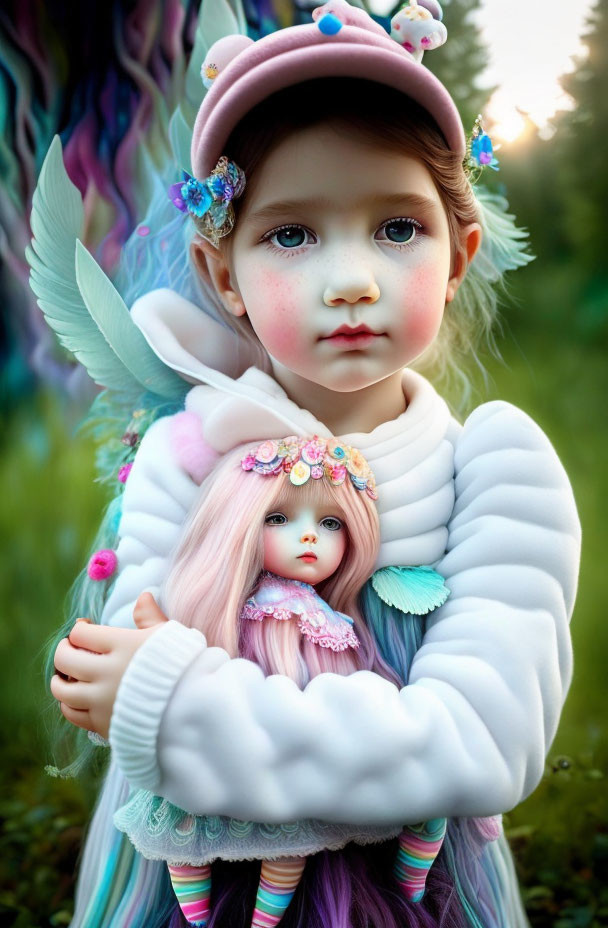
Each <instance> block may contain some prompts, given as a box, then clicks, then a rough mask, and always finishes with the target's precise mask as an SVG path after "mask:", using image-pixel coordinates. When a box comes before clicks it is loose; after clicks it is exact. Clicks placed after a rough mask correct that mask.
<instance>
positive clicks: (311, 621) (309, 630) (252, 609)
mask: <svg viewBox="0 0 608 928" xmlns="http://www.w3.org/2000/svg"><path fill="white" fill-rule="evenodd" d="M341 617H342V614H341V613H340V618H341ZM241 618H243V619H250V620H251V621H253V622H262V621H263V620H264V619H268V618H273V619H277V620H278V621H279V622H285V621H287V620H288V619H292V618H295V619H296V620H297V625H298V628H299V629H300V632H301V633H302V635H304V637H305V638H307V639H308V641H310V642H312V644H316V645H318V646H319V647H320V648H330V650H332V651H346V649H347V648H353V649H355V650H356V649H357V648H358V647H359V639H358V638H357V636H356V634H355V632H354V631H353V629H352V627H351V626H350V625H349V624H348V623H347V621H346V617H344V620H342V621H341V622H340V624H338V623H336V624H335V625H333V624H330V623H328V621H327V616H326V615H325V613H324V612H322V611H321V610H320V609H318V610H316V611H308V612H303V613H301V614H297V613H295V612H293V611H292V610H291V609H285V608H284V607H283V606H275V605H273V604H272V603H267V604H265V605H259V604H258V603H254V602H250V601H247V602H246V603H245V605H244V606H243V608H242V610H241Z"/></svg>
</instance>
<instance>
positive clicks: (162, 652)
mask: <svg viewBox="0 0 608 928" xmlns="http://www.w3.org/2000/svg"><path fill="white" fill-rule="evenodd" d="M206 647H207V643H206V641H205V636H204V635H202V634H201V633H200V632H199V631H197V630H196V629H194V628H186V627H185V626H184V625H181V624H180V623H179V622H172V621H170V622H167V623H166V624H165V625H163V627H162V628H161V629H159V630H158V631H157V632H155V633H154V634H153V635H151V636H150V638H149V639H148V641H146V643H145V644H144V645H143V646H142V647H141V648H140V649H139V651H137V653H136V654H135V655H134V657H133V658H132V659H131V661H130V663H129V666H128V667H127V669H126V671H125V673H124V676H123V678H122V680H121V683H120V686H119V688H118V693H117V696H116V702H115V703H114V711H113V713H112V720H111V722H110V745H111V747H112V750H113V752H114V758H115V760H116V762H117V763H118V766H119V767H120V768H121V770H122V772H123V773H124V775H125V776H126V778H127V780H128V781H129V783H130V784H131V786H136V787H140V788H142V789H150V790H154V788H155V786H157V784H158V783H159V782H160V771H159V768H158V763H157V756H156V742H157V738H158V732H159V728H160V723H161V719H162V716H163V713H164V711H165V708H166V706H167V702H168V700H169V697H170V696H171V692H172V690H173V688H174V686H175V685H176V684H177V682H178V680H179V679H180V677H181V676H182V674H183V673H184V671H185V669H186V668H187V667H188V665H189V664H190V663H191V662H192V661H193V660H194V659H195V658H196V657H197V656H198V655H199V654H200V653H201V651H203V650H204V649H205V648H206Z"/></svg>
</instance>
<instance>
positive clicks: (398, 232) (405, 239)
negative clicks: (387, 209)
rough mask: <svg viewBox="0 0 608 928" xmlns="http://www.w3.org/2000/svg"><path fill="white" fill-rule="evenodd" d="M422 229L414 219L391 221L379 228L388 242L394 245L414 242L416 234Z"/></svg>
mask: <svg viewBox="0 0 608 928" xmlns="http://www.w3.org/2000/svg"><path fill="white" fill-rule="evenodd" d="M421 228H422V226H421V225H420V223H419V222H418V221H417V220H416V219H391V220H389V222H385V223H384V225H383V226H381V227H380V229H379V231H381V232H384V235H385V236H386V239H387V240H388V241H389V242H394V243H395V244H396V245H407V244H409V243H411V242H413V241H414V239H415V238H416V234H417V232H418V231H419V230H420V229H421Z"/></svg>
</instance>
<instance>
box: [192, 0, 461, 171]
mask: <svg viewBox="0 0 608 928" xmlns="http://www.w3.org/2000/svg"><path fill="white" fill-rule="evenodd" d="M412 5H413V7H414V8H415V7H416V4H415V3H414V4H412ZM419 7H422V8H423V12H422V14H421V17H419V18H422V19H423V20H424V17H425V16H426V17H428V16H429V15H430V16H431V17H432V18H431V19H430V20H427V21H428V22H429V23H430V27H429V29H428V30H427V29H425V26H424V22H423V23H422V24H421V23H419V22H416V23H413V24H410V23H409V21H405V20H404V15H405V16H407V14H404V13H403V12H400V14H397V16H396V17H394V19H393V23H392V25H393V31H392V33H391V36H392V37H391V36H389V35H388V34H387V33H386V32H385V31H384V29H383V28H382V27H381V26H380V25H379V24H378V23H376V22H375V21H374V20H373V19H372V18H371V16H369V15H368V14H367V13H366V12H365V11H363V10H360V9H358V8H356V7H351V6H349V5H348V4H347V3H346V2H345V0H330V2H328V3H325V4H324V6H323V7H320V8H318V9H317V10H315V11H314V12H313V18H314V19H315V20H316V22H315V23H313V24H310V25H302V26H291V27H289V28H287V29H280V30H279V31H278V32H275V33H272V34H271V35H268V36H265V37H264V38H262V39H259V40H258V41H257V42H254V41H253V40H251V39H247V38H246V37H245V36H228V37H226V38H224V39H220V41H219V42H216V43H215V45H214V46H212V47H211V48H210V49H209V52H208V53H207V57H206V59H205V63H204V64H203V70H202V73H203V78H204V79H205V75H207V76H208V77H210V78H211V79H210V80H205V83H208V85H209V90H208V92H207V95H206V96H205V98H204V100H203V102H202V104H201V107H200V109H199V111H198V115H197V117H196V122H195V124H194V133H193V137H192V150H191V158H192V171H193V174H194V176H195V177H198V178H200V179H202V178H205V177H207V176H208V175H209V174H210V173H211V171H212V170H213V168H214V167H215V165H216V163H217V161H218V159H219V158H220V156H221V155H222V154H223V149H224V146H225V144H226V141H227V139H228V137H229V135H230V133H231V132H232V130H233V129H234V127H235V126H236V125H237V123H238V122H239V121H240V120H241V119H242V118H243V116H245V115H246V114H247V113H248V112H249V110H251V109H252V107H254V106H256V105H257V104H258V103H261V102H262V101H263V100H265V99H266V98H267V97H269V96H270V95H271V94H273V93H276V92H277V91H279V90H282V89H283V88H284V87H290V86H293V85H294V84H299V83H301V82H302V81H307V80H313V79H314V78H320V77H355V78H367V79H369V80H371V81H375V82H377V83H380V84H386V85H388V86H389V87H393V88H395V89H396V90H400V91H401V92H402V93H404V94H406V95H407V96H408V97H411V98H412V99H413V100H415V101H416V102H417V103H419V104H420V105H421V106H422V107H424V109H426V110H427V111H428V112H429V113H430V115H431V116H432V117H433V118H434V119H435V121H436V123H437V124H438V126H439V128H440V129H441V131H442V133H443V135H444V137H445V139H446V142H447V144H448V146H449V147H450V149H451V150H452V151H454V152H455V153H456V154H458V155H460V156H462V157H463V158H464V155H465V151H466V143H465V136H464V131H463V127H462V122H461V119H460V115H459V113H458V110H457V109H456V106H455V104H454V101H453V100H452V98H451V96H450V94H449V93H448V91H447V90H446V89H445V87H444V86H443V84H442V83H441V82H440V81H439V80H438V79H437V78H436V77H435V76H434V75H433V74H432V73H431V72H430V71H429V70H428V68H426V67H424V65H422V64H421V63H420V61H419V59H420V57H421V54H422V51H419V49H424V48H428V49H432V48H434V47H436V46H437V45H438V44H441V43H442V42H443V41H445V37H446V36H447V33H446V32H445V27H444V26H443V24H442V23H441V22H439V17H440V14H441V7H440V6H439V3H437V2H436V0H420V3H419ZM426 10H429V12H426ZM399 16H400V17H401V18H400V20H399V21H397V18H398V17H399ZM402 23H403V25H402ZM410 25H411V26H412V28H414V27H415V29H416V30H418V31H417V32H413V33H412V36H413V37H412V38H411V40H410V41H407V40H406V41H403V44H401V41H402V37H403V32H400V31H399V30H400V29H404V28H405V29H406V30H407V29H408V28H409V27H410ZM440 30H442V32H440ZM425 32H428V33H429V34H428V36H427V35H426V34H425ZM408 35H409V34H408ZM418 35H420V36H422V38H421V40H420V44H415V43H416V41H417V39H416V38H415V36H418ZM412 42H413V43H414V45H412ZM215 58H216V59H217V61H216V60H214V59H215Z"/></svg>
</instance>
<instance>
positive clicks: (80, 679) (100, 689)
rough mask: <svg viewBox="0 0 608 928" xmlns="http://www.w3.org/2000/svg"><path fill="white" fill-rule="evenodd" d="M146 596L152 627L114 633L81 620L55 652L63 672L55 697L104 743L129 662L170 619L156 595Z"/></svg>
mask: <svg viewBox="0 0 608 928" xmlns="http://www.w3.org/2000/svg"><path fill="white" fill-rule="evenodd" d="M146 595H147V596H148V597H149V598H150V599H151V600H152V603H151V604H150V603H147V602H146V603H144V606H145V611H144V612H142V614H144V615H146V616H147V617H148V621H149V625H148V626H147V627H142V628H135V629H131V628H112V627H110V626H109V625H94V624H93V623H92V622H90V621H89V620H88V619H79V620H78V621H77V622H76V624H75V625H74V628H73V629H72V631H71V632H70V634H69V637H68V638H63V639H62V641H60V642H59V644H58V645H57V650H56V651H55V669H56V670H57V671H58V673H57V674H55V676H54V677H53V678H52V680H51V693H52V694H53V696H54V697H55V699H57V700H59V703H60V708H61V711H62V713H63V715H64V716H65V717H66V719H67V720H68V721H69V722H72V724H74V725H77V726H78V727H79V728H86V729H87V730H88V731H94V732H97V734H99V735H101V736H102V737H104V738H107V737H108V732H109V730H110V719H111V718H112V711H113V709H114V701H115V699H116V694H117V692H118V687H119V685H120V681H121V680H122V677H123V674H124V672H125V670H126V669H127V666H128V664H129V661H130V660H131V658H132V657H133V655H134V654H135V653H136V651H138V650H139V648H140V647H141V646H142V644H144V642H145V641H147V639H148V638H149V637H150V635H153V634H154V632H155V631H157V630H158V629H159V628H160V626H161V622H162V621H163V620H164V619H165V617H164V616H163V614H162V612H160V609H158V606H156V603H155V602H154V600H153V598H152V596H150V594H146ZM140 599H141V597H140ZM139 603H140V601H139V600H138V602H137V604H136V607H135V608H136V610H137V608H138V606H139ZM153 608H154V610H155V611H154V613H153V612H152V609H153ZM153 614H154V615H155V617H156V619H155V621H154V622H152V615H153ZM159 616H160V617H161V618H159Z"/></svg>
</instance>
